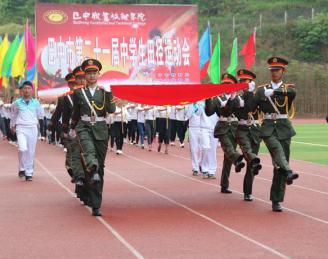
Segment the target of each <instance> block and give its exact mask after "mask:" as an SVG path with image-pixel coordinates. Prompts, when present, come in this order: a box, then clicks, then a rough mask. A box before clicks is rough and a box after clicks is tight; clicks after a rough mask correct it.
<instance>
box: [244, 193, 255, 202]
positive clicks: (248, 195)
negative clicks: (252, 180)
mask: <svg viewBox="0 0 328 259" xmlns="http://www.w3.org/2000/svg"><path fill="white" fill-rule="evenodd" d="M244 201H253V197H252V195H250V194H245V195H244Z"/></svg>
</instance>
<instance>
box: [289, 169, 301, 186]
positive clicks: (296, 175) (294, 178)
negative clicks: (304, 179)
mask: <svg viewBox="0 0 328 259" xmlns="http://www.w3.org/2000/svg"><path fill="white" fill-rule="evenodd" d="M298 177H299V175H298V174H294V173H293V172H292V171H288V172H287V185H291V184H293V181H294V180H296V179H297V178H298Z"/></svg>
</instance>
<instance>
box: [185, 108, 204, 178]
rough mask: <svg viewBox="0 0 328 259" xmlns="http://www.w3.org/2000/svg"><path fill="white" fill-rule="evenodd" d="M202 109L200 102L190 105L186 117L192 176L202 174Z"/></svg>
mask: <svg viewBox="0 0 328 259" xmlns="http://www.w3.org/2000/svg"><path fill="white" fill-rule="evenodd" d="M201 114H202V109H201V107H200V104H199V103H198V102H196V103H193V104H190V105H188V108H187V114H186V117H187V119H189V146H190V153H191V166H192V174H193V175H198V174H199V172H200V162H201V160H202V156H201V130H200V117H201Z"/></svg>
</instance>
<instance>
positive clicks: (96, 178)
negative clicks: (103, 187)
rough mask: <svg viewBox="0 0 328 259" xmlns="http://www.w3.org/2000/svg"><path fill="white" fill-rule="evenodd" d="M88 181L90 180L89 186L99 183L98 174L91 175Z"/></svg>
mask: <svg viewBox="0 0 328 259" xmlns="http://www.w3.org/2000/svg"><path fill="white" fill-rule="evenodd" d="M90 180H91V184H94V183H99V182H101V178H100V175H99V174H98V173H93V174H92V176H91V179H90Z"/></svg>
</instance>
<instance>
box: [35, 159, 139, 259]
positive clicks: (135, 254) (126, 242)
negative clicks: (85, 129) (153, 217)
mask: <svg viewBox="0 0 328 259" xmlns="http://www.w3.org/2000/svg"><path fill="white" fill-rule="evenodd" d="M35 161H36V162H37V163H38V165H39V166H40V167H41V168H42V169H43V170H44V171H45V172H46V173H47V174H48V175H49V176H50V177H51V178H52V179H53V180H54V181H55V182H56V183H57V184H58V185H59V186H60V187H62V188H63V189H64V190H66V191H67V192H68V193H69V194H70V195H71V196H73V197H75V195H74V193H73V192H72V191H71V190H70V189H69V188H67V187H66V186H65V185H64V184H63V183H62V182H61V181H60V180H59V179H58V178H57V177H56V176H54V175H53V174H52V173H51V172H50V171H49V170H48V169H47V168H46V167H45V166H44V165H43V164H42V163H41V162H40V161H39V160H38V159H37V158H35ZM85 208H86V209H87V210H88V211H89V212H90V213H91V209H90V208H88V207H86V206H85ZM95 219H97V220H98V221H99V222H100V223H101V224H102V225H103V226H104V227H105V228H106V229H107V230H108V231H109V232H111V233H112V234H113V236H114V237H116V238H117V239H118V240H119V241H120V242H121V243H122V244H123V245H124V246H125V247H126V248H127V249H128V250H129V251H130V252H131V253H132V254H133V255H134V256H135V257H136V258H138V259H144V257H143V256H142V255H141V254H140V253H139V252H138V251H137V249H135V248H134V247H133V246H132V245H131V244H130V243H129V242H128V241H126V240H125V239H124V238H123V237H122V236H121V235H120V234H119V233H118V232H117V230H115V228H114V227H112V226H111V225H110V224H109V223H108V222H107V221H105V220H104V219H103V218H101V217H95Z"/></svg>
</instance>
